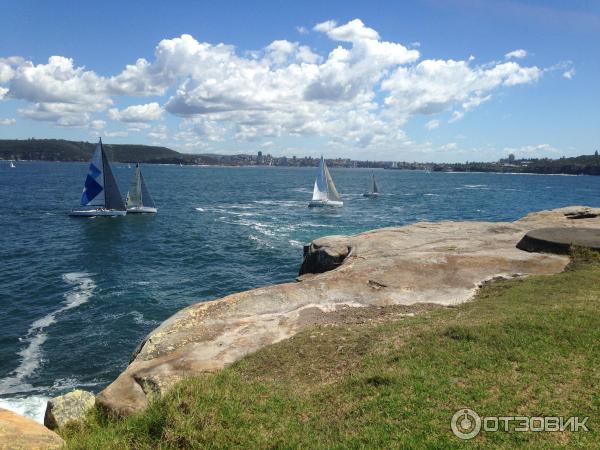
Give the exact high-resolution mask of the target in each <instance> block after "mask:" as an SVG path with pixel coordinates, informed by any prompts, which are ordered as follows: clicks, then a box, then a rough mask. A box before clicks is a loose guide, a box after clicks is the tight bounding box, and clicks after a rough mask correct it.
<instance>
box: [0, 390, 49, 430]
mask: <svg viewBox="0 0 600 450" xmlns="http://www.w3.org/2000/svg"><path fill="white" fill-rule="evenodd" d="M49 399H50V397H45V396H37V395H32V396H29V397H14V398H0V408H4V409H8V410H9V411H12V412H14V413H17V414H19V415H20V416H25V417H29V418H30V419H33V420H35V421H36V422H38V423H44V413H45V412H46V404H47V403H48V400H49Z"/></svg>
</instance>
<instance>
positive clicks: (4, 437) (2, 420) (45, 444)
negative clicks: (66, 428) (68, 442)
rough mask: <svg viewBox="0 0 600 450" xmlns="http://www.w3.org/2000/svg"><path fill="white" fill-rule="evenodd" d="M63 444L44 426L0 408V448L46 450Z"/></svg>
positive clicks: (7, 449)
mask: <svg viewBox="0 0 600 450" xmlns="http://www.w3.org/2000/svg"><path fill="white" fill-rule="evenodd" d="M64 445H65V442H64V441H63V440H62V439H61V437H60V436H59V435H58V434H56V433H55V432H53V431H51V430H49V429H48V428H46V427H45V426H43V425H40V424H39V423H37V422H34V421H33V420H31V419H28V418H26V417H23V416H20V415H18V414H16V413H14V412H12V411H8V410H6V409H2V408H0V449H2V450H13V449H14V450H17V449H18V450H24V449H27V450H38V449H39V450H42V449H44V450H46V449H55V448H57V449H58V448H62V447H63V446H64Z"/></svg>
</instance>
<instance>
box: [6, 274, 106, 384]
mask: <svg viewBox="0 0 600 450" xmlns="http://www.w3.org/2000/svg"><path fill="white" fill-rule="evenodd" d="M63 280H64V281H65V282H67V283H69V284H70V285H72V286H73V287H72V288H71V290H70V291H68V292H67V293H66V294H65V300H64V302H63V305H64V306H62V307H61V308H59V309H57V310H56V311H54V312H51V313H49V314H46V315H45V316H44V317H42V318H40V319H37V320H36V321H34V322H33V323H32V324H31V326H30V327H29V330H28V332H27V335H26V336H25V337H23V338H21V339H20V340H21V341H22V342H27V343H28V345H27V346H26V347H25V348H23V349H22V350H21V351H19V352H18V353H17V354H18V355H19V356H20V357H21V361H20V363H19V365H18V366H17V368H16V369H15V370H14V371H13V372H12V375H11V376H9V377H7V378H4V379H3V380H0V394H14V393H17V392H26V391H31V390H33V387H32V386H31V385H30V384H29V383H26V382H25V380H26V379H27V378H28V377H29V376H31V375H32V374H33V373H34V372H35V371H36V370H37V369H38V367H39V366H40V364H41V362H42V344H43V343H44V342H45V341H46V339H47V337H48V335H47V334H46V333H45V332H44V331H45V329H46V328H47V327H49V326H50V325H52V324H53V323H55V322H56V320H57V316H58V315H59V314H61V313H63V312H65V311H67V310H69V309H72V308H76V307H77V306H80V305H82V304H83V303H85V302H87V301H88V300H89V298H90V297H91V296H92V293H93V291H94V289H95V288H96V284H95V283H94V281H93V280H92V279H91V278H89V274H87V273H84V272H72V273H66V274H64V275H63Z"/></svg>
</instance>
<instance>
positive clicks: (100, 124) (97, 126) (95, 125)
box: [90, 120, 106, 131]
mask: <svg viewBox="0 0 600 450" xmlns="http://www.w3.org/2000/svg"><path fill="white" fill-rule="evenodd" d="M105 127H106V121H104V120H92V121H91V122H90V128H91V129H92V130H95V131H101V130H103V129H104V128H105Z"/></svg>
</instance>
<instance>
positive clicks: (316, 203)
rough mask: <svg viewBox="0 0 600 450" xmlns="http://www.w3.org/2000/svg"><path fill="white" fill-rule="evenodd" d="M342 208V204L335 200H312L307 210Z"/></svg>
mask: <svg viewBox="0 0 600 450" xmlns="http://www.w3.org/2000/svg"><path fill="white" fill-rule="evenodd" d="M342 206H344V202H338V201H335V200H312V201H311V202H310V203H309V204H308V207H309V208H328V207H329V208H340V207H342Z"/></svg>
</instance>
